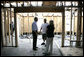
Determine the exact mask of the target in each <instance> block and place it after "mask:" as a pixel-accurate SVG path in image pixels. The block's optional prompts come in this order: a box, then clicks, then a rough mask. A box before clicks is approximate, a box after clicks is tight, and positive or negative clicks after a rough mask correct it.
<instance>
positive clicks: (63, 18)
mask: <svg viewBox="0 0 84 57" xmlns="http://www.w3.org/2000/svg"><path fill="white" fill-rule="evenodd" d="M64 39H65V10H64V11H63V12H62V47H64Z"/></svg>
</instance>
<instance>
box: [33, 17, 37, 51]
mask: <svg viewBox="0 0 84 57" xmlns="http://www.w3.org/2000/svg"><path fill="white" fill-rule="evenodd" d="M37 21H38V18H37V17H35V18H34V22H33V23H32V35H33V50H37V49H36V48H37V34H38V27H37Z"/></svg>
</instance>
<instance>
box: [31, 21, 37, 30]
mask: <svg viewBox="0 0 84 57" xmlns="http://www.w3.org/2000/svg"><path fill="white" fill-rule="evenodd" d="M36 30H38V27H37V23H36V22H33V23H32V31H36Z"/></svg>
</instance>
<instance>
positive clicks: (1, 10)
mask: <svg viewBox="0 0 84 57" xmlns="http://www.w3.org/2000/svg"><path fill="white" fill-rule="evenodd" d="M2 13H3V8H2V9H1V26H2V27H1V28H2V39H1V41H2V47H3V46H4V24H3V14H2Z"/></svg>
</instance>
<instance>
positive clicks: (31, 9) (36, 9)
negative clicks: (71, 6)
mask: <svg viewBox="0 0 84 57" xmlns="http://www.w3.org/2000/svg"><path fill="white" fill-rule="evenodd" d="M63 11H64V7H19V8H15V12H19V13H20V12H63Z"/></svg>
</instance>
